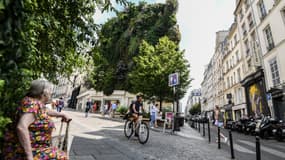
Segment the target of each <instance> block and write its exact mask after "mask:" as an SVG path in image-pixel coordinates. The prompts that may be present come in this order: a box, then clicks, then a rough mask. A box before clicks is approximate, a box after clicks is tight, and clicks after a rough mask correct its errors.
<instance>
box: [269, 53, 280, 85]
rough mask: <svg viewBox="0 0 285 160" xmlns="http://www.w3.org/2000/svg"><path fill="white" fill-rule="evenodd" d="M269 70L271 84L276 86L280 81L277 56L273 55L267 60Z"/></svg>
mask: <svg viewBox="0 0 285 160" xmlns="http://www.w3.org/2000/svg"><path fill="white" fill-rule="evenodd" d="M268 64H269V68H270V72H271V81H272V84H273V86H277V85H279V84H280V83H281V81H280V73H279V67H278V62H277V58H276V57H274V58H272V59H270V60H269V61H268Z"/></svg>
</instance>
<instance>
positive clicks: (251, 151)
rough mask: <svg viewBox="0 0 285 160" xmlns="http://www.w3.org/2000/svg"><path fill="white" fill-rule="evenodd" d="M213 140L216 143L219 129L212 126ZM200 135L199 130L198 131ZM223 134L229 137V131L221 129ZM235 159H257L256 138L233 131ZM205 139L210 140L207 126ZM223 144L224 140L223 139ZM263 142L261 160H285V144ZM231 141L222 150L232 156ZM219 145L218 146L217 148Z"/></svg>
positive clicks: (201, 131)
mask: <svg viewBox="0 0 285 160" xmlns="http://www.w3.org/2000/svg"><path fill="white" fill-rule="evenodd" d="M202 126H203V125H202V124H200V134H201V135H203V128H202ZM210 128H211V131H210V132H211V140H212V143H215V141H216V137H217V128H216V127H215V126H212V125H211V127H210ZM196 132H197V133H199V131H198V129H197V130H196ZM221 132H222V133H223V134H224V135H225V136H227V137H229V130H226V129H221ZM232 136H233V143H234V150H235V152H234V153H235V157H236V159H242V160H253V159H256V147H255V136H251V135H245V134H243V133H238V132H236V131H232ZM205 139H206V140H208V128H207V124H205ZM221 142H223V139H222V138H221ZM260 142H261V159H264V160H280V159H285V154H284V153H285V142H278V141H276V140H275V139H273V138H272V139H269V140H264V139H260ZM229 144H230V143H229V141H228V143H227V144H225V143H221V149H222V150H224V151H226V152H228V154H230V145H229ZM217 147H218V145H217V144H216V148H217Z"/></svg>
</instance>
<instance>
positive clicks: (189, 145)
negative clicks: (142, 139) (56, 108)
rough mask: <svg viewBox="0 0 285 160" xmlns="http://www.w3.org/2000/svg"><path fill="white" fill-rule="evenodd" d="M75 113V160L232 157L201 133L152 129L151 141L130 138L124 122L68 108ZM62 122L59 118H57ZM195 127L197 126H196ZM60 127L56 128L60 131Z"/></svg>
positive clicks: (72, 144)
mask: <svg viewBox="0 0 285 160" xmlns="http://www.w3.org/2000/svg"><path fill="white" fill-rule="evenodd" d="M64 112H65V113H67V114H68V115H70V116H71V117H72V119H73V120H72V122H71V127H70V131H69V133H70V136H69V151H70V159H71V160H94V159H97V160H109V159H111V160H112V159H114V160H115V159H116V160H140V159H144V160H189V159H191V160H216V159H217V160H228V159H230V155H229V154H228V153H227V152H226V151H223V150H218V149H217V148H216V145H215V144H210V145H209V144H208V142H207V141H205V140H204V139H203V138H201V136H200V135H199V134H198V133H195V132H193V133H194V134H192V135H188V136H190V137H189V138H185V137H182V136H178V135H170V134H167V133H165V134H164V133H161V132H154V131H151V132H150V138H149V141H148V143H147V144H145V145H141V144H140V143H139V142H138V140H137V138H131V139H130V140H128V139H127V138H126V137H125V136H124V133H123V125H124V123H123V122H118V121H111V120H108V119H104V118H102V117H101V115H97V114H96V115H95V114H90V115H89V117H88V118H85V117H84V113H83V112H73V111H64ZM56 121H57V122H58V123H57V125H58V124H59V120H56ZM193 131H194V130H193ZM57 132H58V129H57V130H56V131H55V134H54V135H55V136H56V135H57Z"/></svg>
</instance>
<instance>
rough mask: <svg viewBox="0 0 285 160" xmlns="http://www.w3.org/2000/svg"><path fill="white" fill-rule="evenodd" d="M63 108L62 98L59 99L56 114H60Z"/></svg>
mask: <svg viewBox="0 0 285 160" xmlns="http://www.w3.org/2000/svg"><path fill="white" fill-rule="evenodd" d="M63 107H64V101H63V97H60V99H59V100H58V104H57V107H56V109H57V112H61V110H62V109H63Z"/></svg>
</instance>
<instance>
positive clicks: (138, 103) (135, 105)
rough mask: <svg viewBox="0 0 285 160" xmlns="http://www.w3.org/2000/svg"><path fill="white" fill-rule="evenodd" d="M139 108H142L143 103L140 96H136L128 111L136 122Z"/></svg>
mask: <svg viewBox="0 0 285 160" xmlns="http://www.w3.org/2000/svg"><path fill="white" fill-rule="evenodd" d="M140 110H143V104H142V96H140V95H138V96H137V101H136V102H135V103H133V104H132V106H131V108H130V113H131V115H132V117H133V118H134V121H135V122H137V121H138V119H139V112H140Z"/></svg>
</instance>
